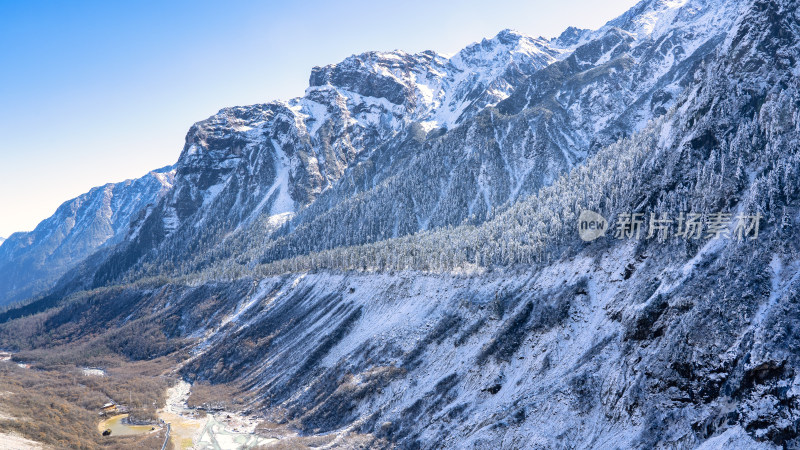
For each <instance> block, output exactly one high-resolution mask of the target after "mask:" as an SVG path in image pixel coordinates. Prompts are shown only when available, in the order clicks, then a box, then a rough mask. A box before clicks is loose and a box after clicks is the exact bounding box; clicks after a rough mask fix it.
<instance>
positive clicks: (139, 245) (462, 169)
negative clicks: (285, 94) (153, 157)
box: [93, 1, 736, 285]
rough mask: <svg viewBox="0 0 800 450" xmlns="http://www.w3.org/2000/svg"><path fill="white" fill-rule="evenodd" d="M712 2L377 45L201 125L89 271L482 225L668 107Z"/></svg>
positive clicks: (109, 275)
mask: <svg viewBox="0 0 800 450" xmlns="http://www.w3.org/2000/svg"><path fill="white" fill-rule="evenodd" d="M710 5H711V4H710V3H707V2H700V1H696V2H691V3H689V4H686V2H644V3H643V4H640V5H639V6H638V7H637V8H639V10H641V11H640V13H637V14H635V15H634V17H638V18H640V19H635V20H634V19H625V20H621V19H620V20H617V21H612V22H610V23H609V25H607V26H605V27H603V28H601V29H600V30H597V31H595V32H582V31H572V34H574V35H575V36H572V38H571V40H570V41H569V42H571V44H569V45H566V44H565V43H566V42H567V38H566V37H565V36H564V35H562V36H561V37H560V38H557V39H553V40H550V41H545V40H543V39H532V38H527V37H524V36H522V35H520V34H518V33H515V32H510V31H504V32H502V33H500V34H498V36H496V37H495V38H493V39H492V40H484V41H483V42H481V43H478V44H473V45H472V46H469V47H467V48H465V49H464V50H462V51H461V52H459V53H458V54H456V55H455V56H454V57H452V58H450V59H446V58H443V57H441V56H439V55H436V54H435V53H433V52H424V53H421V54H418V55H408V54H405V53H402V52H389V53H380V52H371V53H366V54H362V55H357V56H353V57H351V58H348V59H346V60H345V61H343V62H342V63H339V64H335V65H331V66H326V67H323V68H315V69H314V70H313V71H312V75H311V78H310V87H309V88H308V90H307V91H306V96H305V97H303V98H299V99H295V100H292V101H290V102H289V103H286V104H277V103H276V104H268V105H256V106H253V107H240V108H234V109H229V110H223V111H222V112H221V113H220V115H218V116H214V117H212V118H210V119H208V120H207V121H205V122H201V123H198V124H197V125H195V126H194V127H193V128H192V130H191V131H190V133H189V135H188V137H187V144H186V147H185V148H184V152H183V153H182V155H181V158H180V160H179V163H178V167H179V169H178V181H177V182H176V190H175V192H174V193H173V194H172V195H171V196H170V198H168V199H166V202H165V205H164V206H163V207H162V208H160V209H159V210H158V211H157V212H156V214H154V215H153V216H152V218H151V219H150V220H149V223H148V225H147V228H148V232H147V233H146V234H145V235H144V237H143V238H142V239H139V240H137V241H134V242H131V243H129V244H124V245H123V248H120V250H119V251H118V252H116V253H115V254H114V255H112V256H111V258H110V260H109V262H108V263H106V264H101V266H100V267H99V269H98V270H97V276H96V277H95V280H94V282H93V283H94V284H95V285H102V284H104V283H106V282H108V281H110V280H119V279H120V277H121V276H122V274H124V273H125V272H128V273H127V275H125V277H127V278H128V279H130V277H131V276H133V277H136V276H139V275H136V274H140V273H141V272H142V271H144V273H147V274H150V275H157V274H159V273H163V272H164V271H167V272H172V273H187V272H192V271H196V270H199V269H202V268H203V267H205V266H207V265H208V263H209V260H212V261H217V260H219V259H226V258H231V257H233V255H239V256H237V257H236V258H237V259H238V260H240V263H244V264H250V265H252V264H253V263H255V262H256V261H259V262H263V261H269V260H276V259H282V258H286V257H290V256H293V255H296V254H303V253H308V252H310V251H318V250H324V249H327V248H333V247H336V246H339V245H354V244H361V243H365V242H375V241H379V240H381V239H386V238H391V237H396V236H402V235H407V234H410V233H415V232H417V231H421V230H428V229H435V228H438V227H443V226H452V225H458V224H460V223H462V222H464V221H468V222H471V223H480V222H482V221H484V220H486V219H487V218H488V217H490V215H491V214H492V211H493V210H495V209H496V208H498V207H500V206H502V205H505V204H508V203H513V202H515V201H516V200H518V199H519V198H522V197H524V196H527V195H530V194H531V193H534V192H536V191H537V190H538V189H539V188H540V187H542V186H546V185H548V184H550V183H552V181H553V180H554V179H555V178H556V177H557V176H558V175H559V174H561V173H563V172H565V171H567V170H569V169H570V168H571V167H574V166H575V165H576V164H580V163H581V162H582V161H583V160H584V159H585V158H586V157H587V155H590V154H592V153H593V152H595V151H597V149H599V148H602V147H603V146H605V145H608V144H609V143H612V142H614V141H616V140H618V139H619V138H620V137H622V136H626V135H630V134H631V133H634V132H636V131H637V130H640V129H641V128H642V127H643V126H644V125H645V124H646V123H647V122H648V121H649V120H650V119H652V118H653V117H658V116H660V115H663V114H664V113H665V112H666V111H667V110H668V109H669V107H670V106H671V105H673V104H674V101H675V98H676V97H677V96H678V95H679V94H680V93H681V92H683V90H684V89H685V88H686V86H687V85H688V84H689V83H690V82H691V81H692V79H693V76H694V75H693V74H694V73H695V71H696V70H697V68H698V67H699V65H700V64H701V62H702V60H703V59H704V58H706V57H708V55H710V54H711V53H712V52H713V51H714V49H715V48H716V47H717V46H718V45H719V43H720V40H721V36H722V35H723V34H724V31H725V28H726V27H727V26H729V25H730V24H731V23H732V21H733V20H734V18H735V17H736V9H735V6H734V5H735V3H723V4H721V5H720V6H718V7H713V8H712V7H711V6H710ZM642 17H644V19H642ZM643 22H646V23H645V24H644V25H643V24H642V23H643ZM565 33H566V34H569V33H568V32H565ZM578 35H580V36H578ZM453 74H455V75H453ZM212 134H213V135H215V136H216V137H210V136H212ZM233 173H236V176H235V177H234V176H231V174H233ZM184 174H185V175H186V176H183V175H184ZM192 174H202V177H204V178H203V179H199V178H197V179H195V178H193V177H194V175H192ZM276 205H277V206H276ZM189 218H190V219H189ZM287 221H288V222H287ZM283 223H285V225H284V226H283V227H279V226H280V225H281V224H283ZM181 226H182V227H183V228H181ZM264 235H267V236H270V235H271V237H270V238H268V239H267V241H266V242H265V243H263V244H258V245H257V246H255V248H254V246H253V245H252V243H253V242H260V241H262V240H263V236H264ZM209 252H212V253H211V254H212V255H213V256H212V257H210V258H209V257H208V254H209ZM243 253H249V256H248V257H247V258H246V261H244V260H243V258H241V256H240V255H242V254H243Z"/></svg>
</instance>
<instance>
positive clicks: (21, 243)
mask: <svg viewBox="0 0 800 450" xmlns="http://www.w3.org/2000/svg"><path fill="white" fill-rule="evenodd" d="M174 176H175V171H174V169H173V168H172V166H168V167H164V168H161V169H158V170H154V171H152V172H149V173H148V174H147V175H145V176H143V177H141V178H138V179H135V180H126V181H122V182H119V183H109V184H106V185H103V186H99V187H96V188H93V189H91V190H90V191H89V192H87V193H85V194H83V195H81V196H79V197H76V198H74V199H72V200H68V201H66V202H64V203H63V204H61V206H59V207H58V209H57V210H56V212H55V213H54V214H53V215H52V216H50V217H49V218H47V219H45V220H44V221H42V222H41V223H39V225H37V226H36V228H35V229H34V230H33V231H30V232H20V233H14V234H12V235H11V236H9V237H8V239H6V240H4V241H3V240H0V244H1V245H0V306H4V305H7V304H9V303H12V302H14V301H18V300H24V299H26V298H28V297H31V296H33V295H35V294H37V293H39V292H41V291H43V290H46V289H47V288H49V287H50V284H51V283H53V282H54V281H55V280H57V279H58V277H60V276H61V275H63V274H64V273H65V272H67V271H68V270H69V269H70V268H72V267H74V266H75V265H76V264H78V263H80V262H81V261H83V260H84V259H85V258H86V257H88V256H89V255H90V254H92V253H93V252H94V251H96V250H97V249H100V248H103V247H107V246H112V245H114V244H117V243H119V242H121V241H122V240H124V239H126V238H128V237H129V231H130V228H129V226H130V225H131V223H132V222H133V223H134V225H135V222H136V221H137V220H141V219H142V218H143V217H144V216H145V215H146V213H147V211H146V208H147V207H152V206H154V205H155V204H156V203H157V202H158V200H159V199H160V198H161V197H163V196H164V195H165V194H166V192H167V191H169V190H170V189H171V188H172V183H173V180H174Z"/></svg>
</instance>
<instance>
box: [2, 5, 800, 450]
mask: <svg viewBox="0 0 800 450" xmlns="http://www.w3.org/2000/svg"><path fill="white" fill-rule="evenodd" d="M799 9H800V8H798V2H797V1H796V0H768V1H767V0H727V1H717V2H712V1H708V0H681V1H678V0H644V1H642V2H641V3H639V4H638V5H637V6H635V7H634V8H632V9H631V10H630V11H628V12H627V13H626V14H624V15H622V16H621V17H619V18H617V19H615V20H612V21H611V22H609V23H608V24H607V25H606V26H604V27H602V28H600V29H599V30H594V31H592V30H580V29H575V28H570V29H568V30H566V31H565V32H564V33H563V34H561V35H560V36H559V37H557V38H554V39H551V40H544V39H532V38H528V37H525V36H522V35H520V34H518V33H515V32H511V31H504V32H501V33H500V34H499V35H498V36H496V37H494V38H493V39H488V40H485V41H482V42H480V43H477V44H473V45H471V46H468V47H466V48H465V49H464V50H462V51H461V52H459V53H458V54H456V55H454V56H453V57H450V58H447V57H444V56H441V55H437V54H435V53H433V52H423V53H420V54H417V55H409V54H406V53H403V52H372V53H365V54H362V55H357V56H353V57H350V58H348V59H346V60H345V61H343V62H341V63H339V64H335V65H331V66H326V67H321V68H315V69H314V70H313V71H312V75H311V79H310V83H309V84H310V86H309V88H308V89H307V90H306V92H305V95H304V96H303V97H300V98H297V99H294V100H291V101H289V102H286V103H280V102H275V103H267V104H261V105H254V106H249V107H236V108H227V109H224V110H222V111H221V112H220V113H219V114H217V115H215V116H212V117H211V118H209V119H208V120H206V121H203V122H199V123H197V124H195V125H194V126H193V127H192V128H191V129H190V131H189V133H188V135H187V139H186V145H185V146H184V149H183V152H182V153H181V156H180V158H179V161H178V164H177V166H176V174H175V181H174V187H173V189H172V190H170V191H168V192H167V193H166V194H165V195H164V196H163V198H161V200H159V201H158V202H157V204H155V205H154V206H153V207H152V208H148V209H146V210H145V212H144V213H143V214H142V216H143V217H142V220H139V221H137V222H136V223H135V226H134V227H133V228H132V229H131V231H130V233H128V234H127V235H126V238H125V239H121V240H120V242H119V243H118V244H116V245H114V246H109V247H107V248H106V249H104V250H103V252H102V253H99V254H95V257H93V258H90V260H87V261H85V262H84V263H83V264H82V265H81V266H80V267H79V268H76V269H74V270H71V271H70V272H69V273H67V275H66V276H65V277H64V279H63V280H66V281H65V282H63V283H61V284H60V285H59V286H58V289H60V290H58V291H55V292H56V294H57V295H56V294H53V295H50V296H48V297H45V298H43V299H42V300H40V301H38V302H32V303H30V304H28V305H26V306H24V307H20V308H17V309H12V310H9V311H5V312H3V313H1V314H0V347H2V348H4V347H9V348H11V347H15V346H16V347H18V348H23V349H24V348H26V347H25V346H28V348H30V347H32V346H36V345H40V344H38V342H39V341H36V340H35V339H34V337H35V336H36V333H38V329H36V328H35V327H25V326H14V325H15V323H16V322H14V321H13V319H15V318H20V317H24V316H27V315H32V314H36V313H38V312H41V311H46V312H45V313H44V316H43V317H46V319H47V326H48V327H49V328H48V332H49V333H51V334H50V336H52V338H53V339H55V340H57V341H58V342H79V343H80V345H85V346H87V348H91V346H92V345H97V346H104V345H107V343H108V342H114V344H115V346H114V349H115V350H114V351H116V352H118V353H119V354H121V355H124V356H126V357H128V358H132V359H148V358H154V357H158V356H162V355H166V354H173V355H174V354H176V353H173V352H176V351H178V350H180V352H179V353H180V355H181V356H183V355H186V354H188V355H189V356H188V357H187V358H185V359H183V360H182V361H181V363H180V364H179V367H176V370H177V371H178V372H179V373H180V374H181V375H182V376H183V377H184V378H185V379H186V380H188V381H193V382H209V383H219V384H231V385H234V386H236V387H237V389H238V390H239V391H240V392H241V395H242V396H243V397H244V399H245V400H246V404H247V409H248V410H249V412H251V413H253V414H254V415H257V416H258V417H263V418H266V419H268V420H269V421H270V423H271V424H273V425H277V426H286V427H293V428H294V429H297V430H299V432H300V434H302V435H304V436H315V435H325V436H335V439H336V440H335V442H336V443H337V444H342V445H345V444H347V443H348V440H350V439H356V438H358V439H360V441H359V442H362V443H363V442H367V443H369V444H370V445H372V446H373V447H378V448H391V447H398V448H443V447H444V448H495V447H498V446H499V447H501V448H703V449H718V448H748V449H749V448H797V447H798V446H800V422H798V420H797V418H796V412H797V410H798V409H800V375H798V374H800V356H798V355H800V353H798V349H800V335H798V333H797V330H798V329H800V328H799V327H800V322H798V317H800V306H799V305H800V301H798V299H799V297H798V292H800V276H798V274H800V240H798V239H797V237H798V236H799V235H800V225H798V224H800V145H798V143H800V127H798V120H797V118H798V117H800V84H798V82H797V78H798V75H800V50H799V48H800V47H798V42H800V26H799V25H798V23H800V14H799V13H798V10H799ZM584 209H588V210H592V211H596V212H599V213H601V214H602V215H603V216H605V217H608V218H609V219H610V221H609V223H608V225H609V226H610V227H611V228H612V229H613V228H616V227H617V226H619V225H620V224H621V223H622V220H621V219H620V217H621V216H623V215H625V214H626V213H629V214H643V217H644V218H645V220H646V219H648V218H649V217H650V216H648V214H649V213H655V214H657V216H655V217H663V215H664V214H669V215H672V217H676V216H677V215H678V214H682V213H687V214H688V213H701V214H704V215H705V217H706V218H708V217H709V216H710V215H713V214H715V213H724V214H730V215H731V216H735V215H738V214H751V213H757V214H759V215H760V216H761V217H762V218H763V221H761V222H759V226H760V228H759V233H760V234H759V235H758V236H757V237H753V239H744V240H742V241H739V240H737V239H736V238H735V237H736V233H735V230H734V229H732V227H729V228H721V229H720V230H718V231H719V233H720V234H722V235H724V234H725V232H726V231H727V234H729V236H727V238H719V239H711V238H709V236H708V235H705V236H701V237H698V238H696V239H695V238H691V239H688V238H685V237H680V236H674V235H673V236H672V237H671V238H669V239H667V240H665V241H661V240H659V239H658V238H655V237H654V238H650V239H648V238H646V237H644V236H642V237H641V238H639V239H633V238H631V239H616V238H615V237H614V236H613V233H608V236H606V238H604V239H598V240H597V241H594V242H592V243H586V242H584V241H582V240H581V239H580V238H579V237H578V230H577V218H578V214H579V213H580V212H581V211H582V210H584ZM647 226H648V224H647V223H643V227H644V228H643V231H644V230H646V229H647V228H646V227H647ZM750 231H752V230H750ZM621 237H624V236H622V235H621ZM7 245H8V243H6V244H4V245H3V247H0V249H3V248H5V247H6V246H7ZM119 282H126V284H120V283H119ZM127 282H130V283H127ZM114 284H117V286H116V287H114V288H110V289H94V290H86V291H84V292H80V291H81V289H88V288H97V287H108V286H110V285H114ZM67 293H73V294H75V295H73V296H72V297H70V300H69V301H68V302H66V303H65V302H64V301H63V300H62V298H63V297H64V294H67ZM36 317H42V316H34V318H33V319H29V320H30V322H24V323H39V322H36V320H38V319H36ZM21 320H25V319H21ZM8 321H11V322H10V325H3V324H4V323H7V322H8ZM107 329H112V330H122V331H119V334H114V335H113V336H112V337H110V338H108V340H106V341H103V340H101V339H98V340H96V341H91V340H88V339H87V336H91V337H92V339H94V338H95V336H105V335H104V334H103V333H104V332H106V330H107ZM9 330H11V331H9ZM131 330H135V331H136V336H137V338H136V339H130V342H129V341H128V340H126V339H120V336H127V335H125V334H123V333H132V331H131ZM140 336H149V337H151V340H150V341H145V340H144V339H143V338H140ZM31 342H34V344H31ZM97 342H100V343H99V344H98V343H97ZM44 345H47V344H44ZM103 348H107V347H103ZM81 350H85V348H84V347H81ZM183 352H185V353H183ZM271 429H272V428H271Z"/></svg>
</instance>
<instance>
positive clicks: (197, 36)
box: [0, 0, 635, 237]
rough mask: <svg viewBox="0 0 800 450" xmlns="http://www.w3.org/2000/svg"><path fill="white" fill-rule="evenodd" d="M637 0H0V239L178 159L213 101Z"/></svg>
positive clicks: (589, 17)
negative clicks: (352, 58) (337, 66)
mask: <svg viewBox="0 0 800 450" xmlns="http://www.w3.org/2000/svg"><path fill="white" fill-rule="evenodd" d="M167 3H168V4H167ZM634 3H635V1H634V0H605V1H603V2H597V1H596V0H561V1H559V2H552V1H539V0H493V1H491V2H486V1H464V2H460V3H459V4H458V6H453V5H452V2H436V1H431V0H427V1H418V0H406V1H403V2H385V3H382V2H375V1H360V0H343V1H338V2H321V1H306V2H276V1H261V2H256V1H231V2H218V1H213V2H212V1H203V0H198V1H174V2H163V1H162V2H148V1H141V2H135V3H134V2H130V3H128V2H116V1H115V2H108V1H105V2H100V1H98V2H41V1H25V0H19V1H13V2H12V1H7V0H0V64H2V66H1V67H2V70H0V136H2V139H0V236H3V237H8V235H10V234H11V233H12V232H14V231H27V230H30V229H33V227H34V226H35V225H36V224H37V223H38V222H39V221H41V220H42V219H44V218H46V217H48V216H49V215H51V214H52V213H53V212H54V211H55V209H56V208H57V207H58V205H59V204H61V203H62V202H63V201H65V200H68V199H70V198H72V197H75V196H77V195H80V194H81V193H83V192H85V191H87V190H89V189H90V188H91V187H93V186H97V185H102V184H104V183H106V182H113V181H121V180H124V179H126V178H135V177H139V176H142V175H144V174H145V173H146V172H147V171H149V170H151V169H155V168H158V167H161V166H165V165H168V164H172V163H174V162H175V161H176V160H177V158H178V155H179V153H180V150H181V148H182V147H183V140H184V137H185V135H186V131H187V130H188V129H189V126H190V125H191V124H192V123H193V122H196V121H198V120H202V119H204V118H206V117H208V116H210V115H212V114H214V113H215V112H216V111H218V110H219V109H220V108H223V107H225V106H233V105H246V104H253V103H259V102H265V101H269V100H273V99H284V100H285V99H289V98H291V97H295V96H299V95H302V93H303V91H304V89H305V87H306V85H307V83H308V75H309V73H310V70H311V67H313V66H315V65H325V64H330V63H334V62H337V61H339V60H341V59H343V58H345V57H347V56H349V55H351V54H354V53H359V52H362V51H366V50H392V49H402V50H406V51H409V52H416V51H421V50H427V49H431V50H436V51H439V52H443V53H452V52H455V51H458V50H459V49H461V48H463V47H464V46H466V45H467V44H469V43H471V42H474V41H478V40H480V39H482V38H484V37H491V36H493V35H495V34H496V33H497V32H498V31H500V30H502V29H504V28H512V29H515V30H518V31H520V32H523V33H526V34H530V35H533V36H540V35H541V36H545V37H552V36H556V35H558V34H559V33H560V32H561V31H562V30H563V29H564V28H566V27H567V26H569V25H574V26H579V27H582V28H598V27H600V26H602V25H603V24H604V23H605V22H606V21H608V20H609V19H612V18H614V17H616V16H618V15H619V14H621V13H622V12H624V11H625V10H627V9H628V8H629V7H631V6H632V5H633V4H634Z"/></svg>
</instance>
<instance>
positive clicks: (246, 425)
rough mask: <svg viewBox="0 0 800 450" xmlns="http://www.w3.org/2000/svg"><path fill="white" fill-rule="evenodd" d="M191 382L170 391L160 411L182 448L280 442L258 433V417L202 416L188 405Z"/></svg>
mask: <svg viewBox="0 0 800 450" xmlns="http://www.w3.org/2000/svg"><path fill="white" fill-rule="evenodd" d="M190 393H191V384H189V383H187V382H186V381H184V380H181V381H179V382H178V383H176V384H175V386H173V387H171V388H169V389H168V390H167V401H166V405H165V406H164V408H163V409H161V410H160V411H159V413H158V416H159V418H160V419H161V420H163V421H164V422H166V423H169V424H170V425H171V433H172V437H171V438H170V439H171V441H172V442H173V444H174V445H175V446H176V448H180V449H197V450H205V449H214V450H229V449H230V450H238V449H247V448H253V447H257V446H259V445H265V444H269V443H271V442H277V439H271V438H263V437H260V436H256V435H255V434H254V433H253V432H254V430H255V428H256V426H257V425H258V422H259V421H258V420H257V419H255V418H253V417H248V416H245V415H242V414H238V413H236V412H231V411H221V412H215V413H213V414H212V413H208V414H206V415H205V416H203V417H199V416H198V414H197V411H195V410H193V409H192V408H189V407H188V406H187V404H186V401H187V399H188V398H189V395H190Z"/></svg>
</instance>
